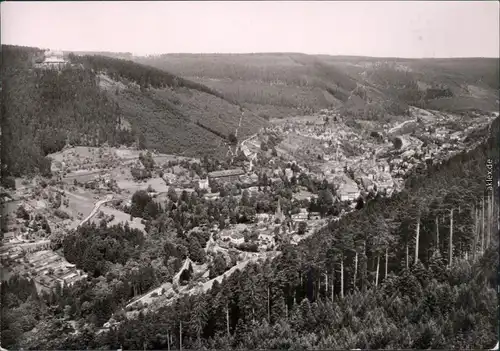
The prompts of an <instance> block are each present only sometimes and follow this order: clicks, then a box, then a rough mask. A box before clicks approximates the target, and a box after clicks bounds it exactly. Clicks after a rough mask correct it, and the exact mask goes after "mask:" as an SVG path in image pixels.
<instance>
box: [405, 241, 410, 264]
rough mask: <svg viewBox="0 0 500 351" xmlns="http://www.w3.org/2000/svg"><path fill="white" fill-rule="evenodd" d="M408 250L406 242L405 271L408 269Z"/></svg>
mask: <svg viewBox="0 0 500 351" xmlns="http://www.w3.org/2000/svg"><path fill="white" fill-rule="evenodd" d="M408 250H409V247H408V242H407V243H406V269H408V266H409V259H410V258H409V254H408Z"/></svg>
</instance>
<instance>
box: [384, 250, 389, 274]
mask: <svg viewBox="0 0 500 351" xmlns="http://www.w3.org/2000/svg"><path fill="white" fill-rule="evenodd" d="M388 267H389V248H388V247H386V248H385V275H384V278H385V279H387V273H388Z"/></svg>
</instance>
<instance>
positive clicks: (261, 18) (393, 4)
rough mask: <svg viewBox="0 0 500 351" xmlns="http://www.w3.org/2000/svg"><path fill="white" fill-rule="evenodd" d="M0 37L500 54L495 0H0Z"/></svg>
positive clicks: (92, 43)
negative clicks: (120, 0) (91, 0)
mask: <svg viewBox="0 0 500 351" xmlns="http://www.w3.org/2000/svg"><path fill="white" fill-rule="evenodd" d="M0 6H1V41H2V44H12V45H23V46H36V47H40V48H50V49H55V50H68V51H112V52H131V53H133V54H136V55H147V54H164V53H249V52H302V53H306V54H328V55H360V56H376V57H410V58H419V57H499V50H500V49H499V32H500V28H499V6H500V5H499V2H498V1H495V0H493V1H471V2H466V1H457V2H454V1H431V2H424V1H415V2H412V1H387V2H382V1H380V2H378V1H367V2H363V1H348V2H341V1H332V2H329V1H238V2H237V1H235V2H229V1H220V2H217V1H213V2H212V1H193V2H190V1H182V2H173V1H168V2H158V1H155V2H145V1H140V2H130V1H127V2H118V1H116V2H115V1H113V2H73V1H71V2H59V1H57V2H2V3H1V5H0Z"/></svg>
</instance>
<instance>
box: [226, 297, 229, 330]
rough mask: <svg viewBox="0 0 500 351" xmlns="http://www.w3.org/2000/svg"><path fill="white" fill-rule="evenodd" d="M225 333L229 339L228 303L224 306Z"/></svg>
mask: <svg viewBox="0 0 500 351" xmlns="http://www.w3.org/2000/svg"><path fill="white" fill-rule="evenodd" d="M226 333H227V337H228V338H229V336H230V332H229V303H227V304H226Z"/></svg>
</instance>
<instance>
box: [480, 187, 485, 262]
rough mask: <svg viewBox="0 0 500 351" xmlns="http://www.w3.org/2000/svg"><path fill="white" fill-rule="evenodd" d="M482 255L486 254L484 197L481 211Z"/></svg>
mask: <svg viewBox="0 0 500 351" xmlns="http://www.w3.org/2000/svg"><path fill="white" fill-rule="evenodd" d="M481 222H482V224H481V228H482V229H481V255H482V254H484V237H485V235H484V232H485V231H484V196H483V198H482V211H481Z"/></svg>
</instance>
